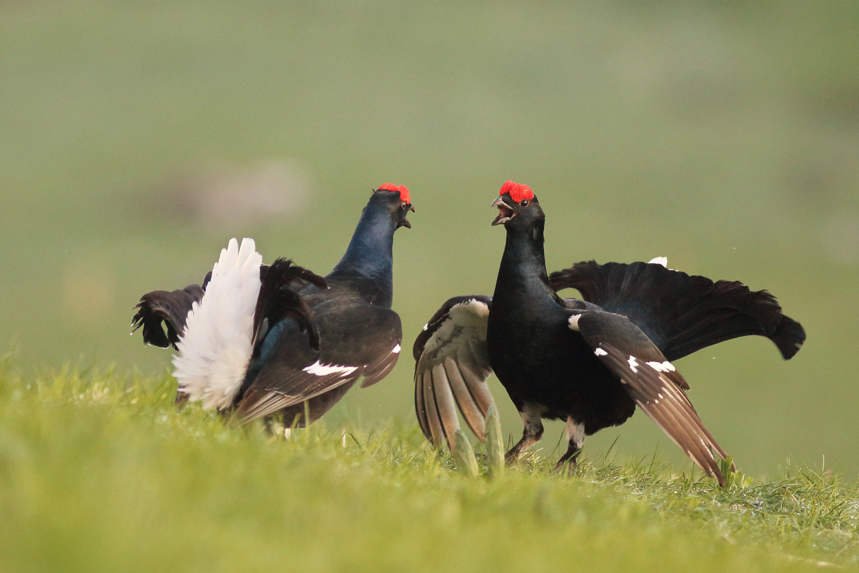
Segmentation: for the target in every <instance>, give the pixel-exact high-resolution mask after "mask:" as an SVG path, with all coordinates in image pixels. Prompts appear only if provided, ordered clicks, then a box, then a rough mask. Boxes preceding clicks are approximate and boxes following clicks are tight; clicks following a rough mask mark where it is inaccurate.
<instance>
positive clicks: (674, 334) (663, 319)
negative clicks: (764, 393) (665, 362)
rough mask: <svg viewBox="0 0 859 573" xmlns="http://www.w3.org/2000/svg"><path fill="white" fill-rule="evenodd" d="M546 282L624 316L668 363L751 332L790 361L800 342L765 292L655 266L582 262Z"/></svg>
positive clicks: (799, 333) (801, 335)
mask: <svg viewBox="0 0 859 573" xmlns="http://www.w3.org/2000/svg"><path fill="white" fill-rule="evenodd" d="M549 284H550V285H551V286H552V288H553V289H555V290H556V291H557V290H561V289H565V288H575V289H577V290H578V291H579V292H581V293H582V297H583V298H584V299H585V300H586V301H588V302H592V303H594V304H597V305H599V306H600V307H602V308H604V309H605V310H608V311H610V312H614V313H618V314H622V315H624V316H626V317H628V318H629V319H630V320H631V321H632V322H634V323H635V324H636V325H637V326H638V327H639V328H641V330H643V331H644V332H645V333H646V334H647V336H648V337H649V338H650V339H651V340H652V341H653V342H654V343H655V344H656V345H657V346H658V347H659V348H660V349H661V350H662V352H663V354H665V356H667V357H668V358H669V359H670V360H677V359H678V358H682V357H683V356H686V355H688V354H691V353H693V352H695V351H697V350H700V349H702V348H705V347H707V346H710V345H712V344H716V343H718V342H723V341H725V340H730V339H732V338H737V337H740V336H746V335H752V334H754V335H759V336H765V337H767V338H769V339H770V340H772V341H773V342H774V343H775V345H776V346H777V347H778V349H779V351H780V352H781V354H782V356H783V357H784V358H785V360H789V359H790V358H792V357H793V356H794V355H795V354H796V353H797V352H799V349H800V347H801V346H802V343H803V342H804V341H805V331H804V330H803V328H802V326H801V325H800V324H799V323H798V322H796V321H795V320H793V319H791V318H789V317H787V316H785V315H784V314H782V309H781V307H780V306H779V304H778V302H777V301H776V299H775V297H774V296H773V295H771V294H770V293H768V292H766V291H751V290H749V288H748V287H747V286H745V285H744V284H742V283H740V282H736V281H716V282H713V281H712V280H710V279H708V278H706V277H702V276H690V275H688V274H686V273H684V272H680V271H675V270H669V269H667V268H665V267H664V266H662V265H660V264H653V263H650V264H648V263H642V262H637V263H632V264H629V265H627V264H621V263H607V264H605V265H600V264H597V263H596V262H595V261H589V262H582V263H577V264H576V265H574V266H573V267H572V268H569V269H566V270H563V271H558V272H554V273H552V274H551V275H550V276H549Z"/></svg>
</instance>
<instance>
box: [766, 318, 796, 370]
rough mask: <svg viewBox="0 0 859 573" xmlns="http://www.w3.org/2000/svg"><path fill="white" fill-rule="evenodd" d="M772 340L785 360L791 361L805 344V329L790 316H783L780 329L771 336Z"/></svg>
mask: <svg viewBox="0 0 859 573" xmlns="http://www.w3.org/2000/svg"><path fill="white" fill-rule="evenodd" d="M770 340H772V341H773V342H775V344H776V346H778V349H779V351H780V352H781V355H782V356H783V357H784V359H785V360H790V359H791V358H793V357H794V356H796V353H797V352H799V349H800V348H802V345H803V344H804V343H805V329H804V328H802V325H801V324H800V323H798V322H797V321H795V320H793V319H792V318H790V317H789V316H782V319H781V322H780V323H779V325H778V329H776V331H775V333H774V334H773V335H772V336H770Z"/></svg>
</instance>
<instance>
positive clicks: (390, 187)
mask: <svg viewBox="0 0 859 573" xmlns="http://www.w3.org/2000/svg"><path fill="white" fill-rule="evenodd" d="M383 189H384V190H385V191H394V192H398V193H399V194H400V200H401V201H402V202H403V203H408V204H409V205H411V204H412V201H411V199H410V198H409V188H408V187H406V186H405V185H394V184H393V183H384V184H382V185H379V188H378V189H376V191H381V190H383Z"/></svg>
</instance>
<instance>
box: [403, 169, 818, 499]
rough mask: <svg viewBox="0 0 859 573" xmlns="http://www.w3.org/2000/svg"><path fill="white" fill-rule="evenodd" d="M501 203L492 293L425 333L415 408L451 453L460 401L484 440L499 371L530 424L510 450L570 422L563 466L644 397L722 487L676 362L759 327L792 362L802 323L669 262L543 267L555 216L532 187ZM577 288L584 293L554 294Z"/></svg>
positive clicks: (419, 348)
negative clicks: (547, 425)
mask: <svg viewBox="0 0 859 573" xmlns="http://www.w3.org/2000/svg"><path fill="white" fill-rule="evenodd" d="M492 206H493V207H497V208H498V209H499V215H498V217H497V218H496V219H495V220H494V221H493V222H492V224H493V225H500V224H503V225H504V226H505V228H506V230H507V244H506V246H505V247H504V255H503V257H502V259H501V267H500V268H499V270H498V279H497V282H496V285H495V294H494V295H493V296H492V297H491V298H490V297H487V296H461V297H456V298H452V299H450V300H448V301H447V302H446V303H445V304H444V305H443V306H442V307H441V309H440V310H439V311H438V312H437V313H436V314H435V316H433V318H432V319H431V320H430V321H429V323H427V325H426V326H425V327H424V330H423V332H422V333H421V334H420V335H419V336H418V338H417V340H416V341H415V346H414V357H415V360H416V362H417V364H416V367H415V406H416V410H417V416H418V420H419V422H420V425H421V428H422V430H423V432H424V434H425V435H426V437H427V438H428V439H430V440H431V441H433V442H435V443H437V444H441V443H444V442H445V441H447V442H448V444H449V445H450V447H451V448H452V447H453V436H454V432H455V431H456V430H457V429H458V428H459V420H458V418H457V415H456V406H459V409H460V411H461V412H462V415H463V417H464V418H465V420H466V422H467V423H468V425H469V426H470V427H471V429H472V431H474V432H475V434H477V436H478V437H479V438H480V439H482V436H483V432H484V418H485V416H486V412H487V409H488V408H489V406H491V405H492V404H493V400H492V395H491V394H490V392H489V390H488V388H487V385H486V382H485V381H486V378H487V377H488V376H489V374H490V373H491V372H492V371H494V372H495V374H496V376H497V377H498V379H499V380H500V381H501V384H502V385H503V386H504V388H505V389H506V390H507V393H508V394H509V395H510V398H511V399H512V400H513V403H514V404H515V405H516V408H517V409H518V410H519V414H520V415H521V417H522V420H523V422H524V423H525V430H524V432H523V435H522V439H521V440H520V441H519V442H518V443H517V444H516V445H515V446H513V448H512V449H511V450H510V451H509V452H508V453H507V457H508V459H515V458H517V457H518V455H519V454H520V453H522V452H523V450H525V449H526V448H527V447H529V446H531V445H532V444H534V443H536V442H537V441H539V440H540V438H541V436H542V434H543V424H542V420H543V419H550V420H557V419H560V420H565V421H566V423H567V427H566V435H567V442H568V448H567V451H566V453H565V454H564V455H563V456H562V457H561V459H560V460H558V463H557V465H556V466H555V467H556V468H561V467H563V465H564V464H565V463H570V465H571V467H572V466H573V465H575V463H576V458H577V456H578V454H579V452H580V451H581V448H582V444H583V442H584V437H585V436H587V435H591V434H593V433H595V432H597V431H599V430H601V429H603V428H606V427H609V426H616V425H619V424H622V423H623V422H625V421H626V420H627V419H628V418H629V417H630V416H632V414H633V413H634V412H635V406H636V404H637V405H638V406H639V407H640V408H641V409H642V410H644V412H645V413H646V414H647V415H648V416H649V417H650V418H651V419H652V420H653V421H654V422H656V424H657V425H658V426H659V427H660V428H662V430H663V431H664V432H665V433H666V434H668V436H669V437H670V438H671V439H672V440H673V441H674V442H675V443H676V444H677V445H678V446H680V448H682V449H683V451H685V452H686V453H687V454H688V455H689V456H690V457H691V458H692V460H694V462H695V463H696V464H697V465H698V466H699V467H701V469H703V470H704V471H705V472H706V473H708V474H711V475H714V476H715V477H716V479H717V480H718V481H719V483H720V484H724V476H723V475H722V473H721V471H720V470H719V464H718V460H717V456H718V457H721V458H726V457H727V454H726V453H725V451H724V450H723V449H722V448H721V447H720V446H719V444H717V443H716V440H715V439H714V438H713V437H712V436H711V435H710V433H709V432H708V431H707V429H706V428H705V427H704V425H703V423H702V422H701V420H700V419H699V417H698V414H697V413H696V412H695V408H694V407H693V406H692V403H691V402H690V401H689V399H688V398H687V396H686V390H688V389H689V385H688V384H687V383H686V380H685V379H684V378H683V376H681V375H680V373H679V372H678V371H677V370H676V368H675V367H674V366H673V365H672V363H671V361H672V360H676V359H678V358H681V357H683V356H686V355H687V354H689V353H691V352H694V351H696V350H699V349H701V348H704V347H706V346H710V345H712V344H716V343H718V342H722V341H724V340H729V339H732V338H736V337H739V336H745V335H750V334H755V335H761V336H766V337H767V338H769V339H770V340H772V341H773V342H774V343H775V344H776V346H777V347H778V349H779V350H780V351H781V354H782V356H783V357H784V358H785V359H790V358H791V357H793V356H794V355H795V354H796V353H797V352H798V351H799V348H800V347H801V346H802V343H803V342H804V340H805V332H804V331H803V328H802V326H800V324H799V323H797V322H796V321H794V320H792V319H790V318H788V317H787V316H785V315H783V314H782V312H781V308H780V307H779V305H778V303H777V302H776V299H775V298H774V297H773V296H772V295H770V294H768V293H767V292H765V291H758V292H752V291H750V290H749V289H748V288H747V287H746V286H744V285H743V284H741V283H739V282H728V281H718V282H713V281H711V280H710V279H707V278H705V277H701V276H689V275H687V274H686V273H682V272H678V271H673V270H669V269H667V268H665V267H664V266H663V265H661V264H654V263H642V262H638V263H633V264H630V265H626V264H618V263H608V264H606V265H599V264H597V263H596V262H593V261H591V262H585V263H579V264H577V265H575V266H573V267H572V268H570V269H567V270H564V271H560V272H557V273H553V274H552V275H551V276H547V273H546V263H545V258H544V255H543V227H544V222H545V216H544V214H543V211H542V209H541V208H540V204H539V201H538V200H537V197H536V196H534V193H533V192H532V191H531V189H530V188H528V187H527V186H525V185H518V184H516V183H514V182H513V181H508V182H507V183H505V184H504V186H503V187H502V188H501V194H500V196H499V197H498V198H497V199H496V200H495V202H494V203H493V204H492ZM568 287H572V288H576V289H578V290H579V291H580V292H581V294H582V296H583V298H584V300H577V299H564V298H561V297H560V296H559V295H558V294H557V292H558V291H559V290H562V289H564V288H568Z"/></svg>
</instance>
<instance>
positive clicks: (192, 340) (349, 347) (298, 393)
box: [132, 183, 414, 426]
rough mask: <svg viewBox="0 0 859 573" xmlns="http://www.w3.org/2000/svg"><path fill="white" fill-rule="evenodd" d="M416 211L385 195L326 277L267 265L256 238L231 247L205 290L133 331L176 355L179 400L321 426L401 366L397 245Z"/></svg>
mask: <svg viewBox="0 0 859 573" xmlns="http://www.w3.org/2000/svg"><path fill="white" fill-rule="evenodd" d="M409 211H414V208H412V205H411V199H410V197H409V190H408V189H407V188H406V187H405V186H404V185H400V186H396V185H393V184H390V183H386V184H384V185H382V186H381V187H379V189H377V190H375V191H374V192H373V194H372V196H371V197H370V201H369V203H368V204H367V206H366V207H365V208H364V211H363V213H362V214H361V219H360V221H359V222H358V226H357V228H356V229H355V232H354V234H353V235H352V240H351V241H350V243H349V247H348V248H347V249H346V253H345V254H344V255H343V258H342V259H341V260H340V262H339V263H338V264H337V266H336V267H334V270H332V271H331V273H329V274H328V275H327V276H326V277H325V278H322V277H319V276H317V275H315V274H313V273H312V272H310V271H308V270H306V269H303V268H301V267H299V266H296V265H294V264H292V262H291V261H288V260H285V259H278V260H277V261H275V262H274V264H272V265H271V266H266V265H263V264H262V257H261V256H260V255H259V254H258V253H256V252H255V248H254V243H253V241H252V240H251V239H244V240H243V241H242V244H241V247H239V245H238V242H237V241H236V240H235V239H233V240H231V241H230V244H229V247H228V248H227V249H224V250H222V252H221V257H220V259H219V261H218V263H217V264H216V265H215V267H214V269H213V270H212V272H210V273H209V274H208V275H207V277H206V279H205V280H204V282H203V286H202V287H200V286H197V285H191V286H188V287H186V288H185V289H182V290H176V291H173V292H166V291H155V292H150V293H147V294H145V295H143V297H142V298H141V299H140V303H139V304H138V305H137V307H136V308H137V313H136V314H135V316H134V319H133V321H132V326H133V328H134V329H135V330H136V329H137V328H140V327H142V328H143V340H144V342H146V343H149V344H153V345H155V346H160V347H162V348H167V347H168V346H173V347H174V348H175V349H176V350H178V354H177V356H176V357H175V358H174V360H173V363H174V365H175V367H176V370H175V372H174V375H175V376H176V378H177V380H178V381H179V390H178V393H177V401H180V400H184V399H189V400H192V401H201V402H202V403H203V408H204V409H212V408H217V409H218V410H221V411H225V412H232V414H233V416H234V418H235V419H236V420H237V421H238V422H239V423H241V424H246V423H248V422H250V421H252V420H256V419H259V418H265V417H269V416H272V415H274V414H276V413H282V414H283V420H284V423H285V424H286V425H287V426H289V425H292V424H297V425H298V426H304V425H305V424H306V423H312V422H314V421H315V420H317V419H319V417H321V416H322V415H323V414H324V413H325V412H327V411H328V410H329V409H330V408H331V407H332V406H334V404H336V403H337V402H338V401H339V400H340V399H341V398H342V397H343V395H344V394H345V393H346V391H347V390H349V388H350V387H352V385H354V384H355V382H356V381H358V379H360V378H362V377H363V381H362V383H361V386H362V387H366V386H369V385H371V384H374V383H375V382H378V381H379V380H381V379H382V378H384V377H385V376H386V375H387V374H388V373H389V372H390V371H391V370H392V369H393V368H394V365H395V364H396V362H397V358H398V357H399V352H400V342H401V341H402V327H401V325H400V317H399V316H398V315H397V313H396V312H394V311H393V310H391V303H392V299H393V242H394V232H395V231H396V230H397V229H398V228H400V227H408V228H411V224H410V223H409V221H408V219H406V215H407V214H408V212H409ZM162 323H163V325H164V326H162ZM165 326H166V332H165V331H164V327H165ZM305 412H306V413H307V416H306V418H307V420H305Z"/></svg>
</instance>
